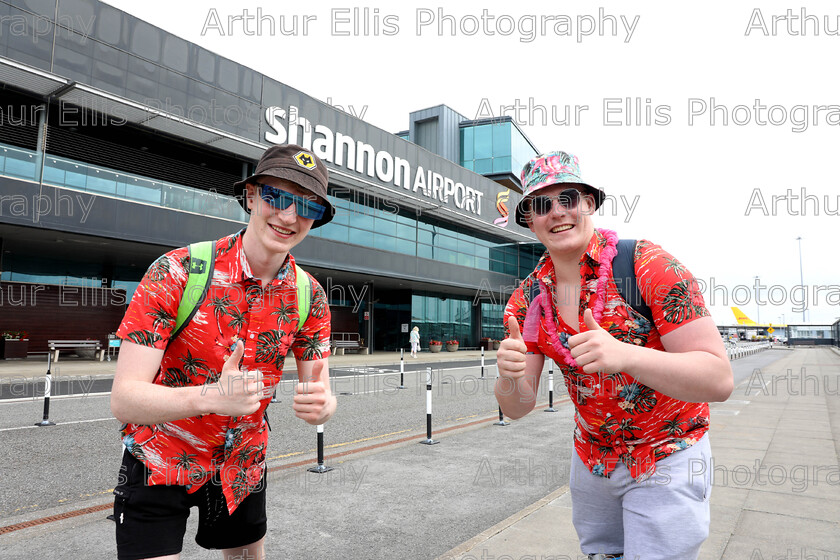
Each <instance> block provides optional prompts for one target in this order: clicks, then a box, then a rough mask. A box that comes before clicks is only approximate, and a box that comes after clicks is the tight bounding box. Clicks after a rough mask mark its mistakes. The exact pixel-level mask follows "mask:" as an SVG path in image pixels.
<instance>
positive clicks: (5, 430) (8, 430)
mask: <svg viewBox="0 0 840 560" xmlns="http://www.w3.org/2000/svg"><path fill="white" fill-rule="evenodd" d="M106 420H116V418H114V417H113V416H111V417H109V418H94V419H92V420H73V421H72V422H56V423H55V425H56V426H69V425H71V424H86V423H88V422H105V421H106ZM40 427H41V426H35V425H32V426H19V427H17V428H2V429H0V432H11V431H14V430H32V429H35V428H40Z"/></svg>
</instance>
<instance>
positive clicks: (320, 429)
mask: <svg viewBox="0 0 840 560" xmlns="http://www.w3.org/2000/svg"><path fill="white" fill-rule="evenodd" d="M316 428H317V431H318V464H317V465H316V466H314V467H309V468H308V469H306V470H307V471H309V472H314V473H318V474H322V473H325V472H329V471H331V470H333V468H332V467H328V466H326V465H324V425H323V424H318V425H317V426H316Z"/></svg>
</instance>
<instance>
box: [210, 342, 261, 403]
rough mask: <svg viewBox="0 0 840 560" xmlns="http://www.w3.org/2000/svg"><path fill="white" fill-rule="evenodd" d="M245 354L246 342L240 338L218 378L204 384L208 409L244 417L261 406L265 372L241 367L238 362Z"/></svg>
mask: <svg viewBox="0 0 840 560" xmlns="http://www.w3.org/2000/svg"><path fill="white" fill-rule="evenodd" d="M244 354H245V345H244V344H243V343H242V341H237V343H236V345H235V347H234V349H233V352H232V353H231V355H230V356H229V357H228V359H227V360H226V361H225V364H224V366H223V367H222V372H221V374H220V375H219V379H218V380H217V381H216V382H215V383H212V384H210V385H207V386H206V387H205V390H204V391H202V396H204V397H206V401H205V402H206V405H207V408H206V410H207V412H213V413H216V414H224V415H226V416H245V415H248V414H253V413H254V412H256V411H257V410H259V408H260V401H261V400H262V399H264V398H265V394H264V391H265V384H264V383H263V376H262V373H260V372H259V371H247V370H240V369H239V361H240V360H241V359H242V356H243V355H244Z"/></svg>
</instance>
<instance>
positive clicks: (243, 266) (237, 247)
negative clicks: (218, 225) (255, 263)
mask: <svg viewBox="0 0 840 560" xmlns="http://www.w3.org/2000/svg"><path fill="white" fill-rule="evenodd" d="M245 229H246V228H242V229H241V230H239V232H238V233H236V234H235V239H236V241H235V244H234V246H233V252H234V256H233V258H234V259H235V260H234V262H237V263H239V274H238V275H237V276H236V277H235V278H234V277H233V276H232V277H231V280H234V279H236V280H238V281H239V282H245V281H247V280H249V279H253V280H255V281H257V282H259V279H258V278H256V277H255V276H254V273H253V272H252V271H251V265H250V264H248V258H247V257H246V256H245V249H244V248H243V247H242V237H243V235H244V234H245ZM294 266H295V260H294V257H292V254H291V253H289V254H288V255H286V260H284V261H283V265H282V266H281V267H280V270H278V271H277V276H275V277H274V280H276V281H277V282H278V283H282V282H283V280H285V279H286V278H287V277H290V275H289V270H291V269H292V268H293V267H294ZM272 283H274V282H273V281H272Z"/></svg>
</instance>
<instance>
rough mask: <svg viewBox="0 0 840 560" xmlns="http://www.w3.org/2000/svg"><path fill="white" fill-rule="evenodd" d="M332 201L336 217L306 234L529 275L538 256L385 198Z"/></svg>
mask: <svg viewBox="0 0 840 560" xmlns="http://www.w3.org/2000/svg"><path fill="white" fill-rule="evenodd" d="M342 192H344V193H346V190H344V191H342ZM332 202H333V205H334V206H335V207H336V215H335V218H333V220H332V221H331V222H330V223H328V224H326V225H324V226H322V227H320V228H317V229H314V230H312V231H311V232H310V233H309V235H312V236H315V237H323V238H325V239H331V240H333V241H341V242H343V243H352V244H354V245H363V246H366V247H374V248H376V249H380V250H383V251H391V252H393V253H401V254H403V255H411V256H416V257H422V258H425V259H432V260H436V261H438V262H444V263H450V264H457V265H461V266H467V267H470V268H477V269H479V270H489V271H491V272H499V273H502V274H508V275H510V276H515V277H519V276H520V274H521V272H522V271H527V272H525V275H527V274H529V273H530V272H531V270H533V269H534V266H535V265H536V262H537V260H538V259H539V257H540V256H541V255H542V250H539V251H537V250H536V249H535V248H534V247H533V245H532V244H525V245H519V244H515V243H509V242H503V243H500V242H498V241H494V240H493V239H492V238H491V237H490V236H489V235H488V236H486V237H479V236H477V235H476V233H475V231H474V230H470V229H468V228H459V227H458V226H454V225H450V224H443V223H439V222H433V221H432V220H430V219H429V220H427V219H426V218H425V217H422V218H420V219H418V217H417V216H415V215H414V214H413V213H412V214H406V213H401V212H400V210H399V209H398V208H397V207H396V205H395V204H394V203H393V202H390V201H387V200H374V199H371V198H368V199H366V200H365V201H364V202H365V204H362V203H361V202H357V201H356V200H351V199H347V198H341V197H338V196H335V197H333V199H332ZM540 247H541V246H540Z"/></svg>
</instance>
